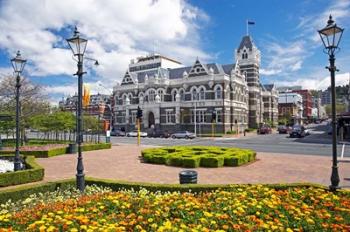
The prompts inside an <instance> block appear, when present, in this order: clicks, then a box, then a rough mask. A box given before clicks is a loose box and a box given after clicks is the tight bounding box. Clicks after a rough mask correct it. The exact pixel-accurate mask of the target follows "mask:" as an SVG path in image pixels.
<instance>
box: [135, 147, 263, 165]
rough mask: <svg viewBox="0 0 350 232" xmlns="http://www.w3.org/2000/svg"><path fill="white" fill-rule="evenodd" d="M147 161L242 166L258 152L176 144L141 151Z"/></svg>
mask: <svg viewBox="0 0 350 232" xmlns="http://www.w3.org/2000/svg"><path fill="white" fill-rule="evenodd" d="M141 154H142V157H143V160H144V161H145V162H146V163H153V164H165V165H170V166H177V167H185V168H197V167H213V168H217V167H222V166H231V167H235V166H240V165H242V164H245V163H248V162H251V161H253V160H255V157H256V152H255V151H253V150H249V149H241V148H225V147H214V146H174V147H162V148H150V149H145V150H143V151H142V152H141Z"/></svg>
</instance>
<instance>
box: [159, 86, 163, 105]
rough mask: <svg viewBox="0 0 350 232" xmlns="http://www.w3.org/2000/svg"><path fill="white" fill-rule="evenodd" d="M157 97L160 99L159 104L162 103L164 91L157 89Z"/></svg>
mask: <svg viewBox="0 0 350 232" xmlns="http://www.w3.org/2000/svg"><path fill="white" fill-rule="evenodd" d="M158 95H159V97H160V101H161V102H162V101H164V90H162V89H159V90H158Z"/></svg>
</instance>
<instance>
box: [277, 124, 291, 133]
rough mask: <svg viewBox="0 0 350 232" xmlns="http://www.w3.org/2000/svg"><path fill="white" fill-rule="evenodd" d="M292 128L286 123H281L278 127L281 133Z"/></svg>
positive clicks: (287, 131)
mask: <svg viewBox="0 0 350 232" xmlns="http://www.w3.org/2000/svg"><path fill="white" fill-rule="evenodd" d="M290 130H291V129H290V127H289V126H286V125H280V126H278V128H277V131H278V133H279V134H288V133H289V131H290Z"/></svg>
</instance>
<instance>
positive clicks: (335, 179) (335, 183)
mask: <svg viewBox="0 0 350 232" xmlns="http://www.w3.org/2000/svg"><path fill="white" fill-rule="evenodd" d="M339 182H340V179H339V173H338V167H337V166H332V175H331V185H330V186H329V190H331V191H332V192H335V191H337V189H340V187H339Z"/></svg>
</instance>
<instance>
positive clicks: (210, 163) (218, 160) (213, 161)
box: [200, 156, 224, 168]
mask: <svg viewBox="0 0 350 232" xmlns="http://www.w3.org/2000/svg"><path fill="white" fill-rule="evenodd" d="M200 165H201V166H202V167H208V168H218V167H222V166H224V157H222V156H217V157H210V156H204V157H202V158H201V161H200Z"/></svg>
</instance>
